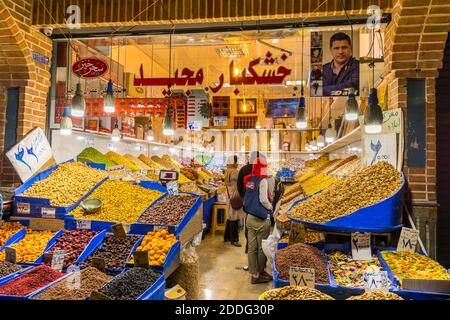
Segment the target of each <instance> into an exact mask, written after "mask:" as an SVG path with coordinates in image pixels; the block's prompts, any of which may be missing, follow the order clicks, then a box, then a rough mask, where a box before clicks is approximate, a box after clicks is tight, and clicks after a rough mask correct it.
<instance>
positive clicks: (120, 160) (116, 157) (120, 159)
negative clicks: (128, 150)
mask: <svg viewBox="0 0 450 320" xmlns="http://www.w3.org/2000/svg"><path fill="white" fill-rule="evenodd" d="M106 156H107V157H108V159H110V160H112V161H114V162H115V163H117V164H118V165H124V166H125V168H126V169H128V170H131V171H137V170H139V168H138V167H137V166H136V165H135V164H134V163H133V162H131V161H130V160H128V159H127V158H125V157H124V156H122V155H120V154H118V153H116V152H114V151H109V152H108V153H106Z"/></svg>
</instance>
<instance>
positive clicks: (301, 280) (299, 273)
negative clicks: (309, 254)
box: [289, 267, 316, 288]
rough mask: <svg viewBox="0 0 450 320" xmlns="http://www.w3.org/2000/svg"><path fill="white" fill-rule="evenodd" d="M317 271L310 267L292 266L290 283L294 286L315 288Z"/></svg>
mask: <svg viewBox="0 0 450 320" xmlns="http://www.w3.org/2000/svg"><path fill="white" fill-rule="evenodd" d="M315 283H316V272H315V270H314V269H310V268H299V267H291V268H290V269H289V284H290V285H291V286H294V287H309V288H314V286H315Z"/></svg>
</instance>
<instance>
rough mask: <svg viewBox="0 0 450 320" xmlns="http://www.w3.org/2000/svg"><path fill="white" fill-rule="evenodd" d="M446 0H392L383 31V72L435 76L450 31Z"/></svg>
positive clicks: (448, 8) (407, 75)
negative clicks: (390, 13) (386, 25)
mask: <svg viewBox="0 0 450 320" xmlns="http://www.w3.org/2000/svg"><path fill="white" fill-rule="evenodd" d="M449 13H450V3H449V2H448V1H447V0H394V3H393V14H392V22H391V23H390V25H389V26H388V28H387V32H386V44H385V45H386V52H387V57H386V58H387V59H386V61H387V63H386V73H390V72H394V73H395V76H396V77H397V78H402V77H420V78H422V77H427V78H428V77H430V78H436V77H438V70H439V69H441V68H442V60H443V57H444V48H445V43H446V41H447V36H448V32H449V30H450V17H449V16H448V14H449Z"/></svg>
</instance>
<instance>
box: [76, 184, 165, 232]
mask: <svg viewBox="0 0 450 320" xmlns="http://www.w3.org/2000/svg"><path fill="white" fill-rule="evenodd" d="M161 196H162V193H161V192H159V191H155V190H149V189H145V188H143V187H141V186H138V185H133V184H131V183H129V182H126V181H121V180H112V181H111V180H108V181H106V182H105V183H103V184H102V185H101V186H100V187H98V188H97V189H96V190H95V191H94V192H93V193H92V194H91V195H90V197H89V199H100V200H101V201H102V202H103V205H102V207H101V209H100V210H99V211H98V212H96V213H94V214H87V213H85V211H84V210H83V208H81V206H78V207H77V208H76V209H75V210H73V211H72V212H71V214H73V216H74V217H75V218H78V219H90V220H100V221H114V222H125V223H133V222H136V220H137V219H138V218H139V216H140V215H141V214H142V212H143V211H144V210H145V208H147V207H148V206H149V205H150V204H152V203H153V202H154V201H155V200H156V199H158V198H159V197H161Z"/></svg>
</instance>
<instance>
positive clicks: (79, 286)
mask: <svg viewBox="0 0 450 320" xmlns="http://www.w3.org/2000/svg"><path fill="white" fill-rule="evenodd" d="M77 277H79V278H78V279H77ZM111 279H112V277H110V276H108V275H106V274H104V273H103V272H100V271H99V270H98V269H96V268H93V267H89V268H86V269H83V270H81V271H78V272H76V273H74V274H73V275H71V276H69V277H67V278H65V279H64V280H62V281H60V282H58V283H56V284H54V285H53V286H51V287H50V288H48V289H47V290H45V291H44V292H42V293H41V294H39V295H37V296H36V297H34V299H36V300H86V298H87V297H89V296H90V295H91V293H92V291H96V290H98V289H100V288H101V287H103V286H104V285H105V284H106V283H107V282H109V281H111ZM78 281H79V282H78Z"/></svg>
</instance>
